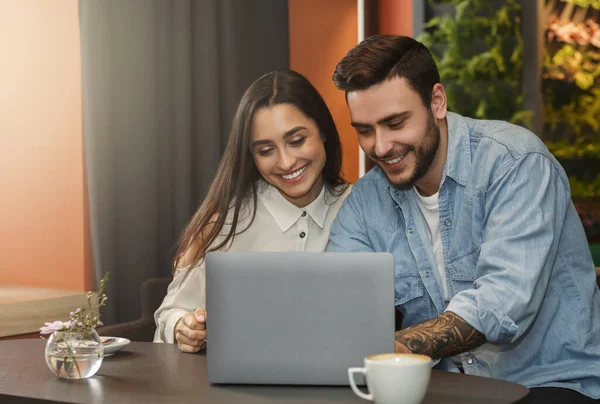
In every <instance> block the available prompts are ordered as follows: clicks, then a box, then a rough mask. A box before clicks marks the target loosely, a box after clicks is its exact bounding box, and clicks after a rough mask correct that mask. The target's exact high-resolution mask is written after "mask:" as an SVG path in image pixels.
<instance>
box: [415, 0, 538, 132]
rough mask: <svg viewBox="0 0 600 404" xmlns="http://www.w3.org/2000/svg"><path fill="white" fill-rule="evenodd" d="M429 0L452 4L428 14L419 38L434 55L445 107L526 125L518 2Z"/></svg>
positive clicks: (528, 119) (528, 118)
mask: <svg viewBox="0 0 600 404" xmlns="http://www.w3.org/2000/svg"><path fill="white" fill-rule="evenodd" d="M498 3H501V4H500V6H499V7H498ZM430 4H431V5H433V6H435V5H436V4H450V5H452V6H453V9H454V13H453V15H450V14H446V15H442V16H436V17H434V18H432V19H431V20H429V21H428V22H427V23H426V24H425V27H426V29H427V31H426V33H424V34H423V35H422V36H421V37H420V38H419V40H420V41H421V42H423V43H424V44H425V45H426V46H427V47H428V48H429V49H430V50H431V51H432V54H433V56H434V58H435V60H436V63H437V65H438V69H439V72H440V76H441V78H442V82H443V83H444V85H445V89H446V95H447V97H448V107H449V109H450V110H451V111H454V112H457V113H459V114H461V115H466V116H470V117H474V118H480V119H483V118H486V119H502V120H506V121H509V122H513V123H517V124H520V125H523V126H526V127H531V119H532V116H533V114H532V112H530V111H525V110H524V109H523V91H522V87H521V70H522V67H523V38H522V36H521V31H520V20H521V4H520V2H519V1H515V0H506V1H504V2H498V1H495V2H492V1H489V0H488V1H485V0H437V1H430Z"/></svg>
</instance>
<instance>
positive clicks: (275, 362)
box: [206, 252, 395, 385]
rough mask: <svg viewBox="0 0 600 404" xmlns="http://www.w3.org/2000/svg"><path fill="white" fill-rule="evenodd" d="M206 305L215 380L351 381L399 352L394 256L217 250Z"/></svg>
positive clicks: (211, 258)
mask: <svg viewBox="0 0 600 404" xmlns="http://www.w3.org/2000/svg"><path fill="white" fill-rule="evenodd" d="M206 311H207V316H206V329H207V351H206V360H207V372H208V381H209V382H210V383H236V384H291V385H348V368H349V367H353V366H364V357H365V356H367V355H371V354H376V353H386V352H394V311H395V309H394V258H393V256H392V255H391V254H389V253H308V252H299V253H297V252H245V253H236V252H211V253H209V254H207V256H206Z"/></svg>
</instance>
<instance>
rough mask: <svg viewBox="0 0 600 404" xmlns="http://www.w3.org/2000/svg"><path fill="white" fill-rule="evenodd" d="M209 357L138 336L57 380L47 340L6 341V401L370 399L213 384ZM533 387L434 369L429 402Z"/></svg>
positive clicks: (498, 395) (505, 395) (503, 397)
mask: <svg viewBox="0 0 600 404" xmlns="http://www.w3.org/2000/svg"><path fill="white" fill-rule="evenodd" d="M205 359H206V357H205V356H204V355H202V354H195V355H190V354H184V353H180V352H179V350H178V349H177V347H176V346H175V345H169V344H153V343H150V342H132V343H131V344H129V345H128V346H127V347H125V348H124V349H123V350H122V351H120V352H118V353H116V354H115V355H114V356H111V357H107V358H105V359H104V362H103V364H102V367H101V368H100V370H99V371H98V373H96V375H95V376H93V377H91V378H89V379H84V380H63V379H58V378H57V377H56V376H54V374H53V373H52V372H51V371H50V370H49V369H48V367H47V366H46V362H45V360H44V341H42V340H31V339H23V340H8V341H0V364H1V365H0V403H13V402H14V403H47V402H64V403H138V402H139V403H161V404H162V403H171V402H172V403H207V404H210V403H245V404H253V403H325V404H326V403H335V404H341V403H366V401H364V400H362V399H360V398H358V397H357V396H355V395H354V393H353V392H352V391H351V390H350V388H349V387H313V386H256V385H253V386H247V385H246V386H243V385H227V386H226V385H219V386H216V385H210V384H209V383H208V382H207V378H206V360H205ZM527 392H528V390H527V388H525V387H523V386H521V385H518V384H515V383H509V382H505V381H501V380H495V379H489V378H482V377H476V376H467V375H463V374H457V373H449V372H444V371H439V370H433V372H432V374H431V382H430V383H429V388H428V391H427V395H426V397H425V400H424V401H423V403H424V404H429V403H436V404H443V403H461V404H469V403H485V404H500V403H514V402H519V400H521V399H522V398H523V397H524V396H526V395H527Z"/></svg>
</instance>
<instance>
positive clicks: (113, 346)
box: [100, 337, 131, 356]
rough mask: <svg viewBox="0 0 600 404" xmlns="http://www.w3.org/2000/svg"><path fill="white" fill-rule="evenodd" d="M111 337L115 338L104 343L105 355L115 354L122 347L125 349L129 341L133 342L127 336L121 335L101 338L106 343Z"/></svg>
mask: <svg viewBox="0 0 600 404" xmlns="http://www.w3.org/2000/svg"><path fill="white" fill-rule="evenodd" d="M110 338H114V340H113V341H111V342H109V343H108V344H103V346H104V356H110V355H112V354H114V353H115V352H118V351H120V350H121V349H123V348H125V347H126V346H127V345H129V343H130V342H131V341H129V340H128V339H127V338H120V337H100V339H101V340H102V342H103V343H104V341H106V340H108V339H110Z"/></svg>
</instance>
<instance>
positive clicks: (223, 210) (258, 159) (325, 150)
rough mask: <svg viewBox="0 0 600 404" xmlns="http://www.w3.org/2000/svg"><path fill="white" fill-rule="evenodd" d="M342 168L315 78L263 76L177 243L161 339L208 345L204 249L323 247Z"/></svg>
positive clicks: (338, 200)
mask: <svg viewBox="0 0 600 404" xmlns="http://www.w3.org/2000/svg"><path fill="white" fill-rule="evenodd" d="M341 167H342V151H341V145H340V139H339V136H338V132H337V129H336V127H335V123H334V122H333V118H332V117H331V114H330V112H329V109H328V108H327V106H326V105H325V102H324V101H323V98H321V96H320V95H319V93H318V91H317V90H316V89H315V88H314V87H313V86H312V85H311V84H310V83H309V82H308V80H306V79H305V78H304V77H303V76H302V75H300V74H299V73H296V72H293V71H278V72H271V73H268V74H265V75H264V76H262V77H260V78H259V79H258V80H256V81H255V82H254V83H253V84H252V85H251V86H250V87H249V88H248V90H246V92H245V93H244V95H243V97H242V99H241V101H240V104H239V106H238V109H237V112H236V114H235V117H234V119H233V124H232V129H231V134H230V136H229V141H228V143H227V148H226V150H225V153H224V155H223V158H222V160H221V163H220V165H219V168H218V170H217V174H216V176H215V178H214V180H213V182H212V184H211V186H210V189H209V191H208V195H207V196H206V198H205V200H204V202H203V203H202V205H201V206H200V208H199V209H198V211H197V212H196V214H195V215H194V216H193V218H192V219H191V221H190V222H189V224H188V225H187V227H186V229H185V230H184V232H183V234H182V236H181V238H180V240H179V242H178V249H177V252H176V254H175V259H174V264H173V266H174V278H173V282H171V285H169V289H168V291H167V296H166V297H165V300H164V301H163V303H162V304H161V306H160V307H159V308H158V310H157V311H156V313H155V315H154V318H155V321H156V325H157V329H156V333H155V336H154V342H167V343H177V345H178V346H179V349H180V350H181V351H183V352H197V351H199V350H200V349H203V348H204V346H205V340H206V328H205V320H206V313H205V311H204V309H203V307H204V304H205V290H204V279H205V267H204V256H205V255H206V253H208V252H210V251H216V250H226V251H324V250H325V247H326V245H327V241H328V238H329V228H330V226H331V223H332V221H333V219H334V218H335V216H336V214H337V212H338V210H339V208H340V206H341V204H342V202H343V200H344V198H345V197H346V195H347V194H348V192H349V188H350V187H349V186H348V185H347V184H346V182H345V181H344V179H343V178H342V175H341Z"/></svg>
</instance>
